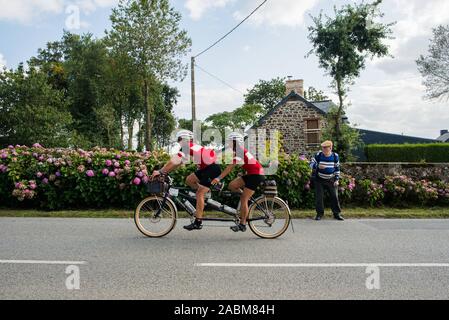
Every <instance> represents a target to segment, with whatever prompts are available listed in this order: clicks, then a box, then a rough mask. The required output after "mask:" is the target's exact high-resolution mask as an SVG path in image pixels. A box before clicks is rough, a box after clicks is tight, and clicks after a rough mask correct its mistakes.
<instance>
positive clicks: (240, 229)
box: [231, 224, 246, 232]
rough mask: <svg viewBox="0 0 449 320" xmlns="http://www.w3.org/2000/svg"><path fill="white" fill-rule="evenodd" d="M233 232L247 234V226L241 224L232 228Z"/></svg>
mask: <svg viewBox="0 0 449 320" xmlns="http://www.w3.org/2000/svg"><path fill="white" fill-rule="evenodd" d="M231 230H232V231H234V232H239V231H241V232H246V226H245V225H243V224H239V225H237V226H232V227H231Z"/></svg>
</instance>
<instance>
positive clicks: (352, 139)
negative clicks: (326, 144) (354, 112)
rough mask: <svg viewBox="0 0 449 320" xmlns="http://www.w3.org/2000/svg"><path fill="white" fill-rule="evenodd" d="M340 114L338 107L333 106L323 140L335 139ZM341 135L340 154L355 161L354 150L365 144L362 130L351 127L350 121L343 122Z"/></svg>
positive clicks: (348, 159) (345, 159)
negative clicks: (337, 119) (337, 117)
mask: <svg viewBox="0 0 449 320" xmlns="http://www.w3.org/2000/svg"><path fill="white" fill-rule="evenodd" d="M337 114H338V108H332V109H331V110H329V112H328V113H327V115H326V127H325V128H324V130H323V136H322V138H323V140H333V139H334V137H335V136H336V132H335V128H336V125H335V119H336V115H337ZM340 126H341V127H340V128H341V136H340V149H339V151H338V152H339V156H340V157H341V159H343V160H344V161H353V160H355V157H354V156H353V154H352V152H353V151H355V150H357V149H358V148H360V147H362V146H363V141H362V139H361V137H360V131H359V130H357V129H356V128H353V127H351V126H350V125H349V124H348V123H346V122H342V123H341V125H340Z"/></svg>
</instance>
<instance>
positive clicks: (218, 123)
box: [206, 104, 264, 134]
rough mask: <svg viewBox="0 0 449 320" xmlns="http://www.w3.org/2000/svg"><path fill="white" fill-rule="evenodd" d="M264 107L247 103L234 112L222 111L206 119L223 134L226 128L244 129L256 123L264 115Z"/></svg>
mask: <svg viewBox="0 0 449 320" xmlns="http://www.w3.org/2000/svg"><path fill="white" fill-rule="evenodd" d="M263 111H264V108H263V107H262V106H261V105H257V104H245V105H243V106H242V107H240V108H237V109H236V110H234V111H232V112H222V113H216V114H213V115H211V116H210V117H208V118H207V119H206V122H207V123H210V124H211V125H210V126H211V127H212V128H215V129H219V130H220V131H221V133H222V134H224V133H225V130H226V129H229V130H242V129H245V128H246V127H248V126H252V125H254V124H255V123H256V122H257V120H259V118H260V116H261V115H262V113H263Z"/></svg>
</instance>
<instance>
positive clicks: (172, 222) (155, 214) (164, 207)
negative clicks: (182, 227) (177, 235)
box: [134, 196, 178, 238]
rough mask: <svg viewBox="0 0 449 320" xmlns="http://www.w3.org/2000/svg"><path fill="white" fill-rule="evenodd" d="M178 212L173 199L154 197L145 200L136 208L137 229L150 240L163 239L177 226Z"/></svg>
mask: <svg viewBox="0 0 449 320" xmlns="http://www.w3.org/2000/svg"><path fill="white" fill-rule="evenodd" d="M177 217H178V211H177V209H176V205H175V204H174V203H173V201H172V200H171V199H168V198H167V199H166V200H165V203H164V198H161V197H157V196H153V197H148V198H146V199H144V200H143V201H142V202H141V203H139V205H138V206H137V208H136V211H135V213H134V222H135V223H136V226H137V229H139V231H140V232H142V233H143V234H144V235H145V236H147V237H150V238H161V237H163V236H166V235H167V234H169V233H170V232H171V231H172V230H173V229H174V227H175V226H176V220H177Z"/></svg>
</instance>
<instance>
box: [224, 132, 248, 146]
mask: <svg viewBox="0 0 449 320" xmlns="http://www.w3.org/2000/svg"><path fill="white" fill-rule="evenodd" d="M227 141H236V142H238V143H240V144H243V143H244V142H245V138H244V137H243V135H242V134H240V133H238V132H231V133H230V134H229V135H228V137H227Z"/></svg>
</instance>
